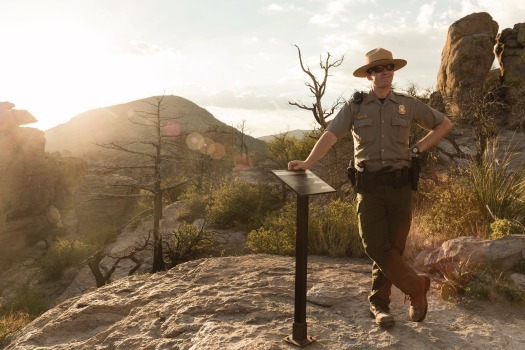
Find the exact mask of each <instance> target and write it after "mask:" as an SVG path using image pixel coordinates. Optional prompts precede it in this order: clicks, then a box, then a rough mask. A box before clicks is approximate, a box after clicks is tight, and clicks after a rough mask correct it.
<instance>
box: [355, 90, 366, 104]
mask: <svg viewBox="0 0 525 350" xmlns="http://www.w3.org/2000/svg"><path fill="white" fill-rule="evenodd" d="M365 97H366V94H365V93H364V92H363V91H356V92H354V93H353V94H352V102H354V103H356V104H358V105H359V104H361V102H363V100H364V98H365Z"/></svg>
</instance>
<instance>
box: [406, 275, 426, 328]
mask: <svg viewBox="0 0 525 350" xmlns="http://www.w3.org/2000/svg"><path fill="white" fill-rule="evenodd" d="M429 289H430V278H428V277H427V276H423V275H420V276H419V284H418V286H417V290H416V292H415V293H414V294H411V295H409V296H408V299H409V300H410V309H409V310H408V314H409V315H410V318H411V319H412V321H414V322H421V321H423V320H424V319H425V317H426V316H427V310H428V302H427V292H428V290H429Z"/></svg>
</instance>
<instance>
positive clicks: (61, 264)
mask: <svg viewBox="0 0 525 350" xmlns="http://www.w3.org/2000/svg"><path fill="white" fill-rule="evenodd" d="M95 249H96V248H95V246H93V245H91V244H88V243H85V242H83V241H80V240H74V241H69V240H67V239H63V238H58V239H57V241H56V242H55V244H53V246H52V247H51V249H50V250H49V251H48V252H47V254H46V255H45V256H44V261H43V267H44V274H45V276H46V278H48V279H49V280H52V281H56V280H57V279H59V278H60V276H62V273H63V272H64V270H65V269H66V268H68V267H70V266H77V265H79V264H80V263H81V262H82V261H84V260H85V259H86V258H87V257H89V256H90V255H91V254H93V253H94V252H95Z"/></svg>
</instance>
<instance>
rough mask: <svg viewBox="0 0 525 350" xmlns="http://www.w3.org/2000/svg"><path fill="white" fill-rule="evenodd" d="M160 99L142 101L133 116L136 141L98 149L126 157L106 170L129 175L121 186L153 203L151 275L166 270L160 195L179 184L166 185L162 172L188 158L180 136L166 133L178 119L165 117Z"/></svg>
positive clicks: (168, 183) (161, 98) (161, 196)
mask: <svg viewBox="0 0 525 350" xmlns="http://www.w3.org/2000/svg"><path fill="white" fill-rule="evenodd" d="M163 99H164V96H159V97H154V98H153V101H147V100H144V103H145V104H146V105H148V106H149V108H148V110H145V111H139V112H137V116H138V118H136V119H130V122H131V123H133V124H135V125H137V126H138V128H141V130H142V131H143V132H142V133H141V135H140V138H139V139H138V140H133V141H113V142H110V143H106V144H99V146H101V147H104V148H107V149H111V150H115V151H118V152H120V153H123V154H126V155H127V157H126V158H125V160H123V161H122V162H120V163H113V164H110V165H108V166H107V168H108V169H110V170H111V171H127V172H131V173H132V174H133V176H134V177H137V178H138V179H135V180H134V181H132V182H129V183H125V184H121V186H126V187H131V188H134V189H135V190H136V191H137V192H139V194H137V196H141V197H148V198H151V199H152V200H153V229H152V232H153V266H152V272H158V271H162V270H165V269H166V265H165V262H164V259H163V253H162V233H161V231H160V220H161V219H162V209H163V195H164V193H166V191H168V190H169V189H172V188H173V187H176V186H178V185H180V184H178V183H175V184H173V183H171V182H170V181H168V178H170V177H168V176H166V171H167V169H168V168H169V166H170V165H172V164H174V163H177V162H182V161H187V158H188V154H187V152H185V151H184V147H183V146H182V145H181V143H180V142H178V138H179V137H180V136H182V135H181V134H179V135H173V134H170V133H166V130H169V127H170V124H171V123H173V122H174V120H176V119H180V118H181V117H182V116H180V115H179V116H171V115H165V109H166V106H165V105H164V103H163Z"/></svg>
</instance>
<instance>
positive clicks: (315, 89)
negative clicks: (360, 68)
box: [288, 45, 344, 130]
mask: <svg viewBox="0 0 525 350" xmlns="http://www.w3.org/2000/svg"><path fill="white" fill-rule="evenodd" d="M294 46H295V47H296V48H297V53H298V54H299V64H300V65H301V69H302V70H303V72H304V73H306V75H308V77H309V78H310V81H309V82H308V81H307V82H306V83H305V85H306V86H307V87H308V89H309V90H310V92H311V93H312V94H313V97H314V99H315V101H314V103H312V105H311V106H307V105H306V104H305V103H303V102H300V101H299V102H296V101H289V102H288V103H289V104H290V105H292V106H297V107H299V108H301V109H305V110H308V111H311V112H312V113H313V115H314V118H315V121H316V122H317V123H318V124H319V125H320V127H321V130H325V129H326V127H327V126H328V123H327V121H326V119H327V118H328V117H330V116H331V115H332V114H334V113H335V111H336V110H337V108H338V107H339V106H340V105H341V104H342V103H344V100H343V97H342V95H340V96H339V97H338V98H337V100H336V101H335V102H334V103H332V106H331V107H329V108H323V104H322V98H323V96H324V94H325V92H326V84H327V80H328V77H329V76H330V74H329V72H330V69H332V68H336V67H339V66H340V65H341V64H342V63H343V59H344V56H342V57H341V58H340V59H337V60H335V61H333V62H330V59H331V58H332V55H330V53H329V52H328V53H327V55H326V59H325V60H324V61H323V59H322V57H320V58H319V66H320V67H321V69H322V71H323V77H322V80H320V79H318V78H317V77H316V76H315V75H314V74H313V73H312V71H311V70H310V67H308V66H307V65H305V64H304V63H303V57H302V54H301V49H300V48H299V46H297V45H294Z"/></svg>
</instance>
